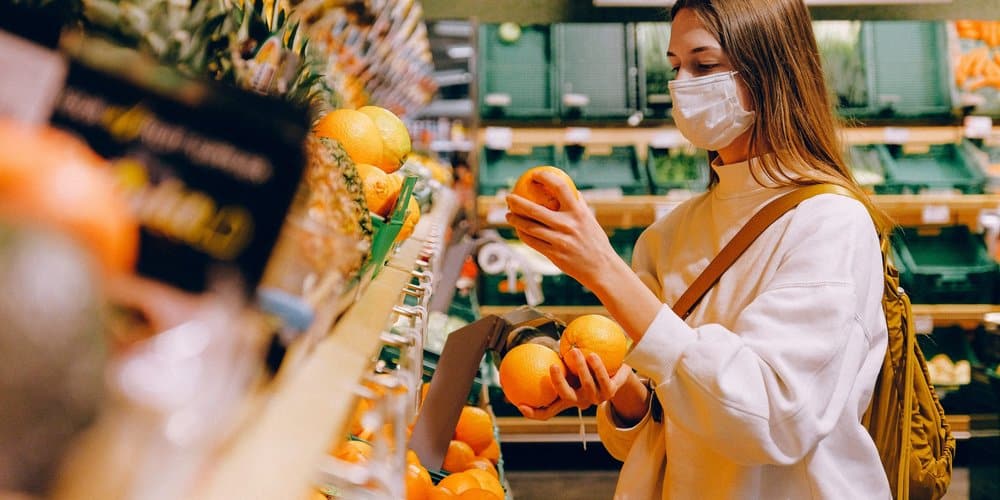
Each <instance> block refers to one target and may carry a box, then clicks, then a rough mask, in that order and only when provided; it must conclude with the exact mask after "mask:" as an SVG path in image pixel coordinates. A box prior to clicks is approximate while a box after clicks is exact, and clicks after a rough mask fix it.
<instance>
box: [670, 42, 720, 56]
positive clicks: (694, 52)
mask: <svg viewBox="0 0 1000 500" xmlns="http://www.w3.org/2000/svg"><path fill="white" fill-rule="evenodd" d="M718 48H719V47H712V46H710V45H704V46H701V47H696V48H694V49H691V53H692V54H697V53H699V52H705V51H707V50H718ZM667 57H677V54H674V53H673V52H670V51H669V50H668V51H667Z"/></svg>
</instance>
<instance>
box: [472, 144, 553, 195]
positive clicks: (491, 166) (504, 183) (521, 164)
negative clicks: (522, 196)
mask: <svg viewBox="0 0 1000 500" xmlns="http://www.w3.org/2000/svg"><path fill="white" fill-rule="evenodd" d="M539 165H554V166H559V155H557V154H556V147H555V146H534V147H532V148H531V149H530V150H529V151H527V152H518V151H513V150H511V151H505V150H500V149H490V148H483V150H482V153H481V154H480V156H479V194H483V195H494V194H496V193H497V191H500V190H507V189H510V188H512V187H513V186H514V183H515V182H517V178H518V177H520V176H521V174H523V173H524V172H525V171H526V170H528V169H529V168H531V167H536V166H539Z"/></svg>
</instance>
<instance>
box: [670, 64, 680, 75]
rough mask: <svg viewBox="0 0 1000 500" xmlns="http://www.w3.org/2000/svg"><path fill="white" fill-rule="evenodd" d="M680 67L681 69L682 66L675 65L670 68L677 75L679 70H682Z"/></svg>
mask: <svg viewBox="0 0 1000 500" xmlns="http://www.w3.org/2000/svg"><path fill="white" fill-rule="evenodd" d="M680 69H681V67H680V66H674V67H673V68H670V72H671V73H673V74H675V75H676V74H677V72H678V71H680Z"/></svg>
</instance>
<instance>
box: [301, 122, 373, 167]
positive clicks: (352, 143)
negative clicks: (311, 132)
mask: <svg viewBox="0 0 1000 500" xmlns="http://www.w3.org/2000/svg"><path fill="white" fill-rule="evenodd" d="M315 133H316V135H318V136H320V137H327V138H330V139H334V140H336V141H337V142H339V143H340V145H341V146H342V147H343V148H344V151H347V155H348V156H350V157H351V159H352V160H354V163H369V164H373V165H375V164H378V163H380V162H381V161H382V135H381V134H380V133H379V131H378V127H377V126H375V122H373V121H372V119H371V118H370V117H369V116H368V115H366V114H364V113H362V112H360V111H355V110H353V109H337V110H334V111H331V112H329V113H327V114H326V115H325V116H323V118H320V120H319V123H317V124H316V129H315Z"/></svg>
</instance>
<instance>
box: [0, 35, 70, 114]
mask: <svg viewBox="0 0 1000 500" xmlns="http://www.w3.org/2000/svg"><path fill="white" fill-rule="evenodd" d="M0 68H7V69H6V70H5V71H0V117H3V116H5V117H11V118H13V119H15V120H17V121H21V122H25V123H34V124H38V123H46V122H48V121H49V117H51V116H52V110H53V109H55V105H56V99H57V98H58V97H59V92H60V91H61V90H62V88H63V84H64V83H65V81H66V71H67V69H66V68H67V66H66V61H65V60H64V59H63V58H62V56H60V55H59V53H58V52H56V51H53V50H49V49H47V48H45V47H42V46H39V45H36V44H34V43H31V42H29V41H27V40H25V39H23V38H20V37H17V36H14V35H10V34H8V33H5V32H3V31H0Z"/></svg>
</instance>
